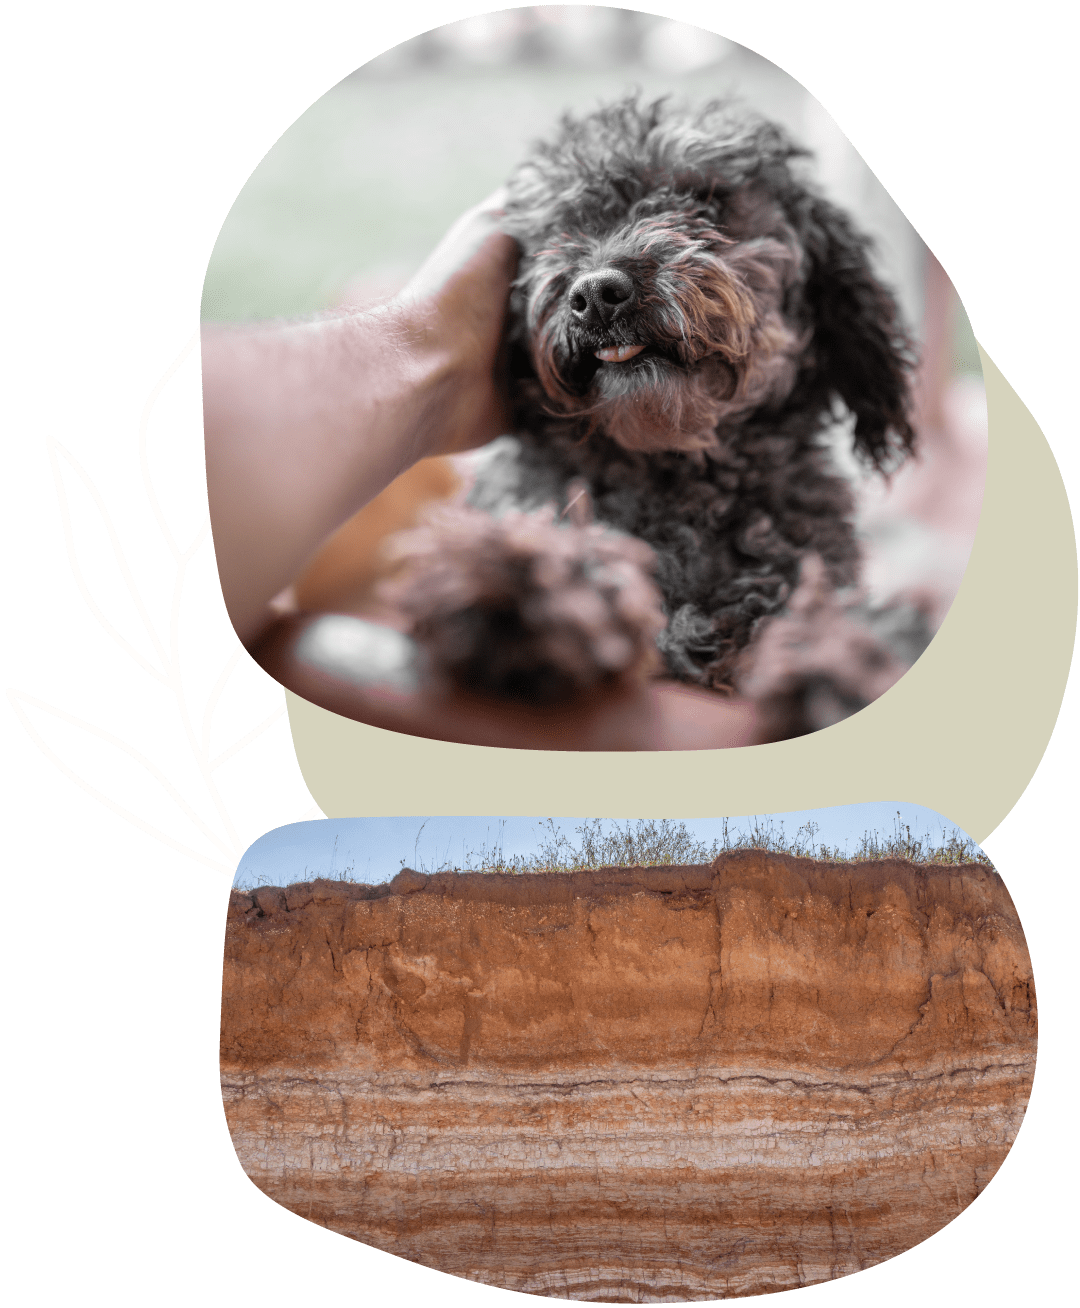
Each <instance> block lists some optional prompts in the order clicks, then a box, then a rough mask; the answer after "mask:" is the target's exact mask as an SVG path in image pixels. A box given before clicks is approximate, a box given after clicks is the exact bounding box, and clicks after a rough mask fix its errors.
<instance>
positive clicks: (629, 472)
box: [395, 98, 915, 701]
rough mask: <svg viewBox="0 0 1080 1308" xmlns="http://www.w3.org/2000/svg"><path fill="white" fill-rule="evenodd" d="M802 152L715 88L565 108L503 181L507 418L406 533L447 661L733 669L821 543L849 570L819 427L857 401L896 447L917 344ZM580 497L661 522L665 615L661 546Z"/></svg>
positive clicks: (453, 672) (426, 627)
mask: <svg viewBox="0 0 1080 1308" xmlns="http://www.w3.org/2000/svg"><path fill="white" fill-rule="evenodd" d="M806 157H807V152H806V151H804V150H802V149H800V148H799V147H798V146H796V145H795V144H794V143H793V142H792V141H791V140H790V139H789V138H788V136H787V135H786V134H785V132H784V131H783V130H782V129H781V128H779V127H778V126H776V125H774V124H773V123H771V122H768V121H765V120H762V119H760V118H756V117H753V116H750V115H748V114H747V113H745V112H742V111H740V110H738V109H737V108H735V107H733V106H731V105H729V104H727V103H725V102H719V101H717V102H713V103H710V104H707V105H705V106H704V107H703V108H701V109H699V110H697V111H695V112H686V111H679V110H676V109H674V108H672V107H670V106H669V105H668V103H667V102H666V101H657V102H656V103H653V104H647V105H646V104H642V103H641V102H640V101H639V99H637V98H630V99H627V100H623V101H621V102H619V103H615V104H612V105H609V106H607V107H604V108H601V109H600V110H599V111H598V112H596V113H593V114H591V115H589V116H587V117H583V118H574V117H571V116H567V117H565V118H564V119H563V120H562V122H561V124H560V127H559V130H558V131H557V133H556V135H555V136H554V137H553V139H551V140H550V141H548V142H545V143H542V144H539V145H537V146H536V147H535V148H534V150H533V152H532V154H531V156H530V157H529V158H527V159H526V160H525V161H524V162H523V163H522V164H521V165H520V166H519V168H518V169H517V171H516V172H515V173H514V175H513V177H512V178H511V179H510V182H509V199H508V203H507V215H506V219H505V222H504V226H505V229H506V230H507V231H508V232H509V233H510V234H511V235H512V236H513V237H514V238H515V239H516V240H517V242H518V243H519V245H520V247H521V262H520V270H519V275H518V278H517V281H516V283H515V286H514V290H513V293H512V298H511V306H510V324H511V325H510V337H511V344H512V360H511V367H512V373H513V397H514V413H515V419H514V421H515V437H516V439H515V440H514V441H513V442H506V443H504V445H510V446H511V448H504V449H503V450H502V451H501V452H500V454H499V455H498V457H496V458H494V459H492V460H491V461H490V462H489V465H488V466H487V468H486V469H485V471H484V473H483V475H482V476H481V478H480V480H479V482H478V485H477V486H476V488H475V490H474V491H473V494H472V497H471V503H472V506H473V508H472V509H471V510H462V511H459V513H458V515H457V516H456V517H451V518H448V519H446V520H445V521H444V522H443V523H442V525H441V526H440V525H438V524H434V525H433V526H432V527H431V529H430V530H429V533H428V534H427V535H426V536H421V537H414V538H413V540H412V543H411V545H408V544H407V545H406V546H404V547H403V549H402V553H403V554H404V555H405V556H407V560H408V564H407V567H406V571H405V575H404V578H403V580H402V581H400V582H399V583H398V585H397V587H396V589H395V595H396V599H397V601H398V603H399V604H400V606H401V607H402V608H403V609H404V610H405V611H406V612H407V613H408V614H409V615H410V616H411V618H412V619H413V631H414V635H415V636H416V638H417V639H418V641H419V642H420V643H421V644H422V645H424V646H426V648H427V651H428V656H429V659H430V661H431V663H432V664H433V665H434V666H435V667H436V668H438V669H441V670H442V671H443V672H444V673H446V674H448V675H449V676H450V677H451V678H452V679H453V680H455V681H456V682H457V683H458V684H461V685H465V686H467V687H469V688H471V689H473V690H480V691H485V692H489V693H490V692H494V693H498V694H502V695H509V696H514V697H518V698H525V699H532V700H534V701H544V700H552V699H557V698H561V697H566V696H568V695H572V694H573V693H575V692H579V691H580V690H582V689H584V688H587V687H588V686H590V685H593V684H596V683H597V682H599V681H601V680H603V679H605V678H611V677H617V676H619V675H621V674H622V673H623V671H624V670H625V669H627V668H634V669H638V668H640V667H641V666H643V659H642V652H641V651H642V646H643V645H648V646H649V649H650V652H652V651H654V648H655V647H654V645H653V642H654V641H655V646H658V647H659V650H660V651H661V653H662V656H663V661H664V663H666V668H667V672H668V674H669V675H673V676H675V677H678V678H680V679H683V680H686V681H691V682H697V683H699V684H703V685H707V686H712V687H715V688H724V687H728V686H730V685H731V683H732V678H733V674H734V671H735V669H736V665H737V661H738V660H739V657H740V655H741V654H742V653H743V651H744V650H745V649H746V647H747V645H748V644H749V642H750V641H751V638H752V637H753V635H754V632H755V628H756V627H757V626H758V625H759V624H760V623H761V622H762V620H763V619H765V618H767V617H768V616H770V615H773V614H777V613H779V612H781V611H782V610H783V608H784V606H785V603H786V601H787V600H788V597H789V596H790V595H791V593H792V591H793V590H794V588H795V587H796V585H797V583H798V579H799V573H800V566H801V564H802V561H803V560H804V559H805V558H806V557H807V556H809V555H817V556H818V557H819V558H820V559H821V560H822V562H823V564H824V568H825V572H826V575H827V577H828V580H829V582H830V583H831V584H832V585H833V586H834V587H837V588H840V587H847V586H850V585H852V584H853V583H854V582H855V581H856V574H857V568H858V559H859V550H858V545H857V541H856V539H855V534H854V530H853V527H852V522H851V519H852V515H853V501H852V496H851V492H850V490H849V484H848V482H847V480H846V479H844V478H843V477H842V476H840V475H838V473H837V472H836V471H835V470H834V469H833V468H832V467H831V463H830V454H829V450H828V447H827V442H826V439H825V436H826V433H827V431H829V429H830V428H832V427H834V426H835V424H836V422H837V420H838V418H839V416H840V415H841V414H842V413H843V410H844V409H846V411H847V413H848V415H849V422H851V423H852V439H853V442H854V448H855V451H856V453H857V454H858V456H859V457H860V458H861V459H862V461H863V462H864V463H866V464H868V465H871V466H873V467H875V468H876V469H878V470H879V471H882V472H888V471H890V470H891V469H892V468H893V467H895V466H896V465H897V464H898V463H899V462H901V461H902V459H903V458H904V457H905V456H906V455H907V454H908V453H909V452H910V451H911V450H912V448H913V444H914V432H913V430H912V426H911V422H910V419H909V412H908V387H909V379H910V377H911V373H912V369H913V367H914V362H915V360H914V354H913V348H912V345H911V342H910V340H909V338H908V336H907V335H906V333H905V331H904V329H903V326H902V324H901V321H900V316H899V313H898V309H897V305H896V302H895V300H894V298H893V296H892V294H891V293H890V292H889V291H888V290H887V289H886V288H885V287H884V286H883V285H882V284H881V282H880V281H879V280H878V278H877V276H876V275H875V273H874V271H873V268H872V266H871V262H870V257H869V240H868V238H867V237H865V236H864V235H862V234H860V233H859V232H858V231H857V230H856V229H855V227H854V226H853V224H852V222H851V220H850V219H849V217H848V216H847V215H846V214H845V213H844V212H842V211H841V210H840V209H838V208H837V207H836V206H835V205H833V204H832V203H830V202H829V201H828V200H826V199H825V198H824V197H823V196H822V195H821V194H820V193H819V192H818V191H817V190H816V189H815V188H814V186H813V185H812V184H811V183H810V182H809V181H808V180H807V179H806V177H805V176H804V173H805V164H804V163H803V160H804V159H805V158H806ZM841 406H843V408H842V407H841ZM852 420H853V421H852ZM578 501H580V503H579V504H578V508H577V509H576V510H573V511H571V512H569V513H568V512H567V510H568V508H569V507H570V506H571V505H572V504H574V503H575V502H578ZM545 504H549V505H552V506H554V508H553V510H552V511H549V513H548V514H547V516H546V517H545V516H544V515H543V514H542V513H540V514H536V513H533V514H531V515H529V516H528V517H527V518H522V517H520V515H519V514H517V513H516V512H515V511H517V510H528V509H536V508H537V507H538V506H541V505H545ZM582 506H588V507H586V508H585V509H584V511H583V512H582ZM590 513H591V514H592V515H595V518H596V519H597V520H598V523H599V524H606V525H607V526H608V527H609V528H614V529H616V533H618V535H623V536H626V537H633V538H636V540H637V541H644V542H646V543H647V544H648V545H649V546H650V547H651V549H652V551H653V556H654V557H653V559H652V561H651V563H652V569H653V571H654V573H655V581H656V584H657V586H658V588H659V592H660V597H661V598H660V604H661V607H662V613H660V614H659V615H657V614H656V612H655V609H650V604H649V601H648V598H647V594H646V598H645V599H644V600H643V598H642V596H643V590H642V582H641V581H640V579H639V580H638V581H635V580H634V578H633V576H632V575H631V574H633V573H635V571H636V572H638V574H639V578H640V570H641V569H642V568H644V570H645V572H646V573H647V572H648V571H649V567H650V559H649V557H648V555H647V553H642V552H641V551H640V548H638V551H637V552H636V553H635V552H634V550H633V549H630V550H628V551H625V552H624V553H623V554H620V553H619V549H618V545H612V543H611V538H612V533H610V532H609V533H607V534H606V537H605V539H606V540H607V544H606V546H605V547H604V549H603V550H601V551H600V554H598V553H597V548H598V546H597V542H598V541H599V540H600V538H601V537H602V536H604V535H605V534H604V533H603V532H601V530H600V528H599V526H591V527H590V526H587V525H584V524H585V522H586V521H587V520H588V519H589V517H590ZM482 519H483V520H482ZM617 539H618V536H616V540H617ZM623 543H624V544H625V545H628V546H629V545H631V544H632V542H630V541H624V542H623ZM605 550H606V553H605ZM646 592H647V587H646ZM661 627H662V629H661V630H659V631H658V628H661ZM653 657H655V655H654V654H653ZM646 662H647V660H646Z"/></svg>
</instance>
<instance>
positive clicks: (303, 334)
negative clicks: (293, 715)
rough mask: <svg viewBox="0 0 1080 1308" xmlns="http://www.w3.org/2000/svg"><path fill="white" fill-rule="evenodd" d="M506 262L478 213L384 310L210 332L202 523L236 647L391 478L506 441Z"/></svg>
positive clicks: (509, 250) (490, 218)
mask: <svg viewBox="0 0 1080 1308" xmlns="http://www.w3.org/2000/svg"><path fill="white" fill-rule="evenodd" d="M515 257H516V250H515V247H514V245H513V242H512V241H510V240H509V238H507V237H505V236H502V235H501V234H500V233H499V232H498V231H497V227H496V225H495V217H494V214H493V213H492V211H491V210H490V208H486V209H485V208H484V207H481V208H480V209H478V210H474V211H472V212H471V213H470V214H467V215H465V217H464V218H463V219H462V220H461V221H460V222H459V223H458V224H457V225H456V226H455V227H454V229H453V230H452V231H451V232H450V233H449V235H448V236H447V238H446V239H445V240H444V241H443V243H442V244H441V245H440V246H439V248H438V249H437V250H436V251H435V252H434V254H433V255H432V256H431V258H430V259H429V260H428V261H427V263H425V265H424V267H423V268H422V269H421V270H420V272H419V273H418V274H417V276H416V277H415V278H414V279H413V282H412V283H411V284H410V286H409V287H407V288H406V290H405V291H404V292H403V293H402V294H401V295H400V296H398V297H397V298H396V299H395V300H394V301H392V302H391V303H390V304H388V305H386V306H384V307H383V308H380V309H377V310H374V311H372V312H368V313H347V314H341V315H337V316H328V317H324V318H320V319H316V320H313V321H311V322H303V323H280V324H268V325H265V326H258V327H254V328H211V329H208V331H207V333H206V335H205V338H204V344H203V391H204V403H205V426H206V450H207V482H208V487H209V493H210V511H211V520H212V523H213V528H214V543H215V548H216V551H217V557H218V568H219V573H220V576H221V583H222V589H223V591H224V594H225V601H226V605H227V607H228V609H229V614H230V616H231V617H232V620H233V624H234V626H235V627H236V629H237V632H238V633H239V635H240V637H241V639H243V640H244V641H245V642H250V641H251V640H253V639H255V638H256V637H257V636H258V634H259V632H260V630H261V629H262V627H263V625H264V624H265V622H266V620H267V617H268V613H269V611H268V608H267V606H268V604H269V601H270V600H271V599H272V598H273V596H274V595H276V594H277V593H278V592H279V591H280V590H282V589H283V588H284V587H285V586H287V585H288V584H289V582H290V581H292V580H293V579H294V578H295V577H296V575H297V573H298V572H299V571H300V570H301V568H302V567H303V565H304V564H305V563H306V561H307V560H308V559H309V558H310V557H311V555H312V554H313V553H314V552H315V551H316V550H317V549H318V547H319V546H320V545H321V544H322V542H323V541H324V540H325V539H326V538H327V537H328V536H329V535H330V534H331V533H332V532H333V531H334V530H335V529H336V528H337V527H338V526H340V524H341V523H342V522H344V521H345V520H346V519H347V518H348V517H349V516H350V515H351V514H352V513H354V512H355V511H356V510H357V509H358V508H360V507H361V506H362V505H363V504H365V503H366V502H367V501H368V500H369V499H371V498H372V497H373V496H374V495H376V494H377V493H378V492H379V491H380V490H382V489H383V487H385V486H386V485H388V484H389V482H390V481H392V480H393V478H394V477H396V476H397V475H398V474H399V473H401V472H402V471H404V470H405V469H406V468H408V467H410V466H411V465H412V464H413V463H415V462H416V461H417V460H418V459H420V458H423V457H425V456H427V455H430V454H439V453H449V452H451V451H453V450H456V449H464V448H468V447H470V446H472V445H477V444H481V443H483V442H484V441H486V440H490V439H491V438H492V437H493V436H495V435H498V434H499V432H500V430H502V429H503V428H502V422H503V414H502V405H501V394H500V387H499V385H498V384H497V383H496V380H495V375H494V374H495V371H496V367H497V358H498V350H499V345H500V341H501V334H502V321H503V315H504V312H505V303H506V296H507V293H508V289H509V282H510V277H511V276H512V273H513V265H514V260H515Z"/></svg>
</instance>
